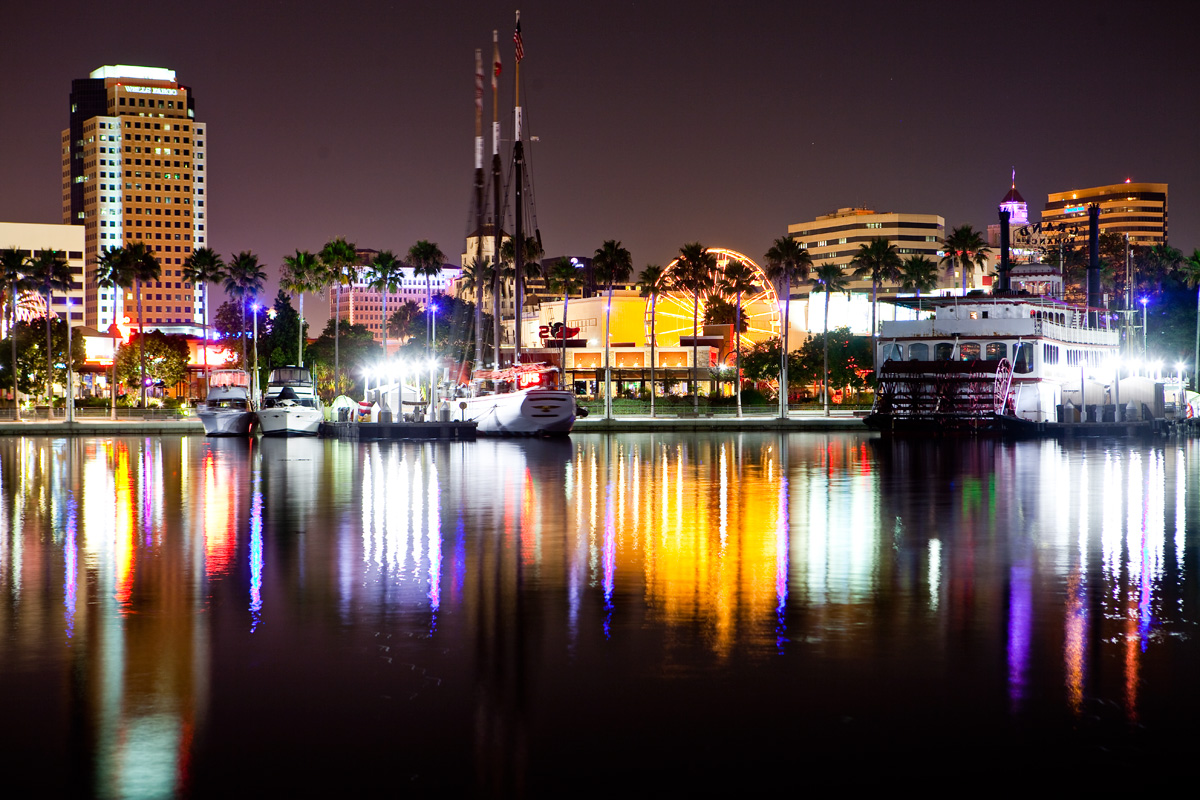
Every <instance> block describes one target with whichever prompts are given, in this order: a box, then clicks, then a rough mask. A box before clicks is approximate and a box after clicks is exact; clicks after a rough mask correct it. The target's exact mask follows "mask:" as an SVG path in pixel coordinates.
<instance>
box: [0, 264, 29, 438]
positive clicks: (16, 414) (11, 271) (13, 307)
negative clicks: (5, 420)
mask: <svg viewBox="0 0 1200 800" xmlns="http://www.w3.org/2000/svg"><path fill="white" fill-rule="evenodd" d="M0 282H3V283H4V285H5V286H6V287H7V289H8V291H7V292H6V293H5V296H6V302H7V304H8V319H9V322H8V339H9V342H11V343H12V380H13V419H15V420H17V421H18V422H19V421H20V419H21V404H20V403H19V402H17V396H18V392H19V389H18V388H17V334H16V326H17V298H18V297H20V295H21V294H22V293H23V292H27V291H29V281H28V279H27V278H26V277H25V254H24V253H22V252H21V251H20V250H18V249H17V248H15V247H9V248H6V249H4V250H0Z"/></svg>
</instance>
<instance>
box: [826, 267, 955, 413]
mask: <svg viewBox="0 0 1200 800" xmlns="http://www.w3.org/2000/svg"><path fill="white" fill-rule="evenodd" d="M927 260H928V259H927ZM930 263H931V264H932V263H933V262H930ZM812 290H813V291H814V292H824V293H825V331H824V333H823V338H824V342H823V344H824V346H825V353H824V357H825V365H824V371H823V372H822V373H821V394H823V395H824V396H825V397H824V402H823V405H824V408H825V416H827V417H828V416H829V295H830V294H831V293H833V292H842V293H844V294H845V295H846V296H847V297H849V296H850V281H849V280H848V279H847V278H846V275H845V274H844V273H843V272H842V268H841V267H840V266H838V265H837V264H833V263H829V262H826V263H824V264H822V265H821V266H819V267H817V269H816V272H815V273H814V274H813V285H812Z"/></svg>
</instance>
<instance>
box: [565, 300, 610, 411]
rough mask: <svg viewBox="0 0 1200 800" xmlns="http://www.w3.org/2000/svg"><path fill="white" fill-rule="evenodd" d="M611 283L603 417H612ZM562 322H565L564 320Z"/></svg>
mask: <svg viewBox="0 0 1200 800" xmlns="http://www.w3.org/2000/svg"><path fill="white" fill-rule="evenodd" d="M611 322H612V283H609V284H608V302H607V303H606V304H605V306H604V418H605V419H612V368H611V367H609V362H608V345H609V342H610V341H611V340H612V329H611V328H610V327H609V325H610V323H611ZM564 324H566V323H565V322H564Z"/></svg>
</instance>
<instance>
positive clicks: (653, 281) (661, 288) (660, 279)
mask: <svg viewBox="0 0 1200 800" xmlns="http://www.w3.org/2000/svg"><path fill="white" fill-rule="evenodd" d="M670 288H671V284H670V280H669V279H668V277H667V273H666V270H664V269H663V268H662V267H661V266H659V265H658V264H647V265H646V268H645V269H643V270H642V274H641V275H639V276H638V293H639V294H640V295H641V296H642V297H648V298H650V418H651V419H653V418H654V340H655V333H654V323H655V319H654V315H655V312H656V311H657V310H658V296H659V295H660V294H662V293H663V292H666V291H669V290H670Z"/></svg>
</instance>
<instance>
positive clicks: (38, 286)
mask: <svg viewBox="0 0 1200 800" xmlns="http://www.w3.org/2000/svg"><path fill="white" fill-rule="evenodd" d="M0 282H2V283H3V286H2V287H0V301H2V302H3V304H4V306H5V311H7V313H8V317H9V328H8V330H9V340H10V341H11V343H12V382H13V387H12V388H13V405H14V407H15V408H16V410H15V412H14V413H15V414H16V418H17V419H20V414H21V411H20V405H19V404H18V403H17V402H16V398H17V337H16V333H15V330H16V324H17V310H18V306H19V305H20V301H21V297H22V295H25V294H28V293H30V292H39V293H45V295H46V313H45V317H46V397H47V402H49V398H50V397H51V396H52V394H53V385H54V363H53V362H54V358H53V355H52V345H51V343H50V320H51V317H52V313H53V312H52V311H51V310H50V309H51V304H52V303H53V300H54V293H55V292H56V291H57V292H68V291H70V289H71V268H70V267H69V266H67V262H66V261H65V260H64V259H63V253H62V251H61V250H51V249H46V250H39V251H37V252H32V253H29V254H28V255H27V254H26V253H25V252H23V251H21V250H18V249H17V248H15V247H9V248H6V249H4V250H0ZM67 314H68V324H70V319H69V315H70V309H69V307H68V310H67ZM67 357H68V358H70V354H68V356H67Z"/></svg>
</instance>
